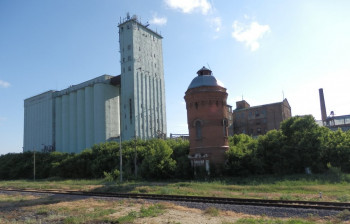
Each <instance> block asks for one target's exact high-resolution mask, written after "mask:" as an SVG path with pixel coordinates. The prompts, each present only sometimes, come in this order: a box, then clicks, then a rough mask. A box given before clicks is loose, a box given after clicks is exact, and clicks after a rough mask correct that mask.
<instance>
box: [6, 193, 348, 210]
mask: <svg viewBox="0 0 350 224" xmlns="http://www.w3.org/2000/svg"><path fill="white" fill-rule="evenodd" d="M6 191H7V192H9V191H11V192H20V193H22V192H26V193H42V194H61V195H79V196H97V197H114V198H130V199H151V200H162V201H177V202H197V203H212V204H230V205H249V206H265V207H279V208H299V209H300V208H301V209H317V210H334V211H342V210H346V209H347V210H350V203H340V202H318V201H286V200H264V199H242V198H221V197H200V196H181V195H159V194H129V193H106V192H90V191H57V190H33V189H1V188H0V192H6Z"/></svg>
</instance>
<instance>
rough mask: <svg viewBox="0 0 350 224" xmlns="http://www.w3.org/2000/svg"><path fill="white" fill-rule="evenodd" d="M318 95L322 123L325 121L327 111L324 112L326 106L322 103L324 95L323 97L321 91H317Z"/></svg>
mask: <svg viewBox="0 0 350 224" xmlns="http://www.w3.org/2000/svg"><path fill="white" fill-rule="evenodd" d="M318 91H319V93H320V105H321V116H322V121H323V122H325V121H326V119H327V111H326V104H325V102H324V95H323V89H322V88H321V89H319V90H318Z"/></svg>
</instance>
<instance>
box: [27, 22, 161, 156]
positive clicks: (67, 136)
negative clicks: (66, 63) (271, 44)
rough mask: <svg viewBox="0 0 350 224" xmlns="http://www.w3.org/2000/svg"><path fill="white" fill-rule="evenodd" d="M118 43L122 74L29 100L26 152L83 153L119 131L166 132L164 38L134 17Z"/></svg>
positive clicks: (142, 134) (130, 133)
mask: <svg viewBox="0 0 350 224" xmlns="http://www.w3.org/2000/svg"><path fill="white" fill-rule="evenodd" d="M119 42H120V57H121V70H122V71H121V75H120V76H119V79H118V77H114V76H109V75H103V76H100V77H97V78H94V79H92V80H89V81H86V82H83V83H81V84H78V85H73V86H70V87H69V88H67V89H64V90H61V91H48V92H45V93H43V94H40V95H37V96H34V97H31V98H28V99H26V100H25V102H24V111H25V112H24V144H23V151H32V150H34V149H35V150H38V151H41V150H42V149H43V148H44V146H47V147H51V148H54V149H55V150H56V151H59V152H67V153H79V152H81V151H82V150H84V149H86V148H91V147H92V146H93V145H94V144H98V143H101V142H106V141H109V140H115V139H116V138H118V137H119V136H120V135H121V136H122V140H123V141H124V140H129V139H132V138H135V137H137V138H141V139H149V138H157V137H165V136H166V113H165V87H164V69H163V53H162V37H161V36H160V35H159V34H157V33H156V32H154V31H152V30H150V29H149V28H147V26H144V25H142V24H141V23H139V22H138V20H137V19H136V17H133V18H127V19H126V20H124V21H123V22H121V23H120V24H119ZM116 78H117V79H116ZM113 80H116V81H115V82H114V81H113ZM33 130H34V131H33Z"/></svg>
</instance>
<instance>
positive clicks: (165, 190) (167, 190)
mask: <svg viewBox="0 0 350 224" xmlns="http://www.w3.org/2000/svg"><path fill="white" fill-rule="evenodd" d="M171 192H172V190H171V189H170V188H167V187H164V188H162V189H161V190H160V194H171Z"/></svg>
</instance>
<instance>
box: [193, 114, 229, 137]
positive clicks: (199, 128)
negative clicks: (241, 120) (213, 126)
mask: <svg viewBox="0 0 350 224" xmlns="http://www.w3.org/2000/svg"><path fill="white" fill-rule="evenodd" d="M194 126H195V129H196V139H201V138H202V127H203V122H202V121H201V120H196V121H195V123H194ZM222 127H223V129H222V131H223V136H225V137H227V136H228V121H227V119H223V120H222Z"/></svg>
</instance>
